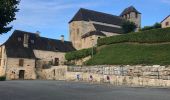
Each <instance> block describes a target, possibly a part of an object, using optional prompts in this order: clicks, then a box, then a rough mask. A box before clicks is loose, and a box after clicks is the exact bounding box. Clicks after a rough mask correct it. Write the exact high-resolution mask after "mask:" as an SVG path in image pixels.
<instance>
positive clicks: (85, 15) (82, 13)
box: [69, 8, 125, 26]
mask: <svg viewBox="0 0 170 100" xmlns="http://www.w3.org/2000/svg"><path fill="white" fill-rule="evenodd" d="M73 21H96V22H102V23H107V24H113V25H119V26H120V25H122V23H123V22H124V21H125V20H124V19H123V18H121V17H119V16H115V15H111V14H106V13H102V12H97V11H93V10H88V9H84V8H81V9H80V10H79V11H78V12H77V13H76V14H75V16H74V17H73V18H72V19H71V20H70V21H69V23H71V22H73Z"/></svg>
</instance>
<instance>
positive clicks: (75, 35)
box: [69, 6, 141, 49]
mask: <svg viewBox="0 0 170 100" xmlns="http://www.w3.org/2000/svg"><path fill="white" fill-rule="evenodd" d="M126 20H129V21H132V22H134V23H135V24H136V26H137V30H138V29H139V28H140V27H141V13H140V12H139V11H137V10H136V9H135V8H134V7H133V6H130V7H128V8H126V9H125V10H124V11H123V12H122V13H121V14H120V16H116V15H111V14H106V13H102V12H97V11H93V10H88V9H84V8H81V9H80V10H79V11H78V12H77V13H76V14H75V16H74V17H73V18H72V19H71V20H70V21H69V29H70V40H71V42H72V43H73V46H74V47H75V48H76V49H83V48H89V47H92V46H95V45H96V44H97V39H98V38H103V37H109V36H114V35H121V34H123V31H122V29H121V25H122V23H123V22H124V21H126Z"/></svg>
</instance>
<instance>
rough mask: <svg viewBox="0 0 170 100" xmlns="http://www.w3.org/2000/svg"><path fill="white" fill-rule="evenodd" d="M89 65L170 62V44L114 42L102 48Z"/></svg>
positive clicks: (162, 63) (88, 62)
mask: <svg viewBox="0 0 170 100" xmlns="http://www.w3.org/2000/svg"><path fill="white" fill-rule="evenodd" d="M86 64H87V65H105V64H106V65H107V64H108V65H117V64H118V65H121V64H124V65H125V64H128V65H135V64H147V65H150V64H151V65H153V64H160V65H168V64H170V44H157V45H144V44H140V45H139V44H112V45H108V46H106V47H105V48H102V49H101V50H99V51H98V53H97V54H96V55H95V56H94V57H93V58H92V59H90V60H89V61H87V62H86Z"/></svg>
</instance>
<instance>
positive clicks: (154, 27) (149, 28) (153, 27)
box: [141, 23, 161, 31]
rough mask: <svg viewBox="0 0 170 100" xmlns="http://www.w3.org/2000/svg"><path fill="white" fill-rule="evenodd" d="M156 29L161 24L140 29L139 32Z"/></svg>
mask: <svg viewBox="0 0 170 100" xmlns="http://www.w3.org/2000/svg"><path fill="white" fill-rule="evenodd" d="M157 28H161V24H160V23H155V24H154V25H152V26H145V27H144V28H142V29H141V31H146V30H151V29H157Z"/></svg>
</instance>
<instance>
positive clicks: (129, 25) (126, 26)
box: [122, 21, 137, 33]
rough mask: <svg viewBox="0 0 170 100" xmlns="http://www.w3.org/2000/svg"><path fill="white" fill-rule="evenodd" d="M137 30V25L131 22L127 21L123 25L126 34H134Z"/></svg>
mask: <svg viewBox="0 0 170 100" xmlns="http://www.w3.org/2000/svg"><path fill="white" fill-rule="evenodd" d="M136 28H137V27H136V25H135V23H133V22H130V21H125V22H124V23H123V24H122V29H123V31H124V33H129V32H134V31H135V29H136Z"/></svg>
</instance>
